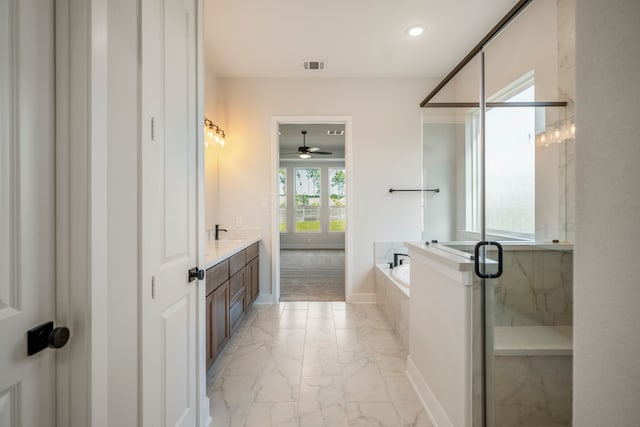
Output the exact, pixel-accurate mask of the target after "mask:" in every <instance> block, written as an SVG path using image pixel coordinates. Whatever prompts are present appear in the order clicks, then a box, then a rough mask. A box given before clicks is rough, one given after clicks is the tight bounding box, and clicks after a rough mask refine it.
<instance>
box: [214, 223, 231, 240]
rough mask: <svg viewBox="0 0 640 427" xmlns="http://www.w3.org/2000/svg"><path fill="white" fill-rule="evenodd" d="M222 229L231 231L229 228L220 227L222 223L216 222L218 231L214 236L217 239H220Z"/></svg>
mask: <svg viewBox="0 0 640 427" xmlns="http://www.w3.org/2000/svg"><path fill="white" fill-rule="evenodd" d="M221 231H225V232H226V231H229V230H227V229H226V228H220V224H216V231H215V234H214V238H215V239H216V240H220V232H221Z"/></svg>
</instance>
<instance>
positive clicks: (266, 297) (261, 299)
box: [253, 294, 275, 304]
mask: <svg viewBox="0 0 640 427" xmlns="http://www.w3.org/2000/svg"><path fill="white" fill-rule="evenodd" d="M253 303H254V304H275V302H274V301H273V296H272V295H271V294H258V296H257V297H256V300H255V301H254V302H253Z"/></svg>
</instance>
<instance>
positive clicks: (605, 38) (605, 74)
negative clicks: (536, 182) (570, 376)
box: [573, 0, 640, 427]
mask: <svg viewBox="0 0 640 427" xmlns="http://www.w3.org/2000/svg"><path fill="white" fill-rule="evenodd" d="M576 9H577V13H576V45H577V50H576V59H577V63H576V70H577V80H576V83H577V85H576V101H577V102H576V120H577V124H576V128H577V131H576V132H577V137H576V181H577V185H576V187H577V188H576V207H577V209H576V245H575V267H574V268H575V286H574V390H575V391H574V421H573V424H574V425H575V426H580V427H591V426H593V427H596V426H597V427H600V426H616V427H623V426H637V425H638V422H639V421H638V420H640V388H639V387H640V386H639V384H640V358H639V357H638V355H639V354H640V332H639V331H640V328H639V325H640V307H639V305H640V263H639V262H638V248H639V242H640V221H639V218H640V185H638V183H640V167H639V165H640V128H639V127H638V123H639V122H640V114H639V111H640V110H639V109H638V105H640V84H639V76H640V25H639V23H640V2H638V1H637V0H615V1H609V2H603V1H601V0H582V1H578V2H577V5H576Z"/></svg>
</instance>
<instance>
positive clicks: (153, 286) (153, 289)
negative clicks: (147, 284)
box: [151, 276, 156, 299]
mask: <svg viewBox="0 0 640 427" xmlns="http://www.w3.org/2000/svg"><path fill="white" fill-rule="evenodd" d="M155 298H156V276H151V299H155Z"/></svg>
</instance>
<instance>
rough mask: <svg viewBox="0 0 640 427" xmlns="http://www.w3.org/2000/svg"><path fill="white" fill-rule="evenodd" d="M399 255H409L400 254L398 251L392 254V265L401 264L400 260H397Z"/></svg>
mask: <svg viewBox="0 0 640 427" xmlns="http://www.w3.org/2000/svg"><path fill="white" fill-rule="evenodd" d="M401 256H406V257H407V258H409V255H407V254H400V253H395V254H393V266H394V267H397V266H398V265H402V260H398V258H400V257H401Z"/></svg>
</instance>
